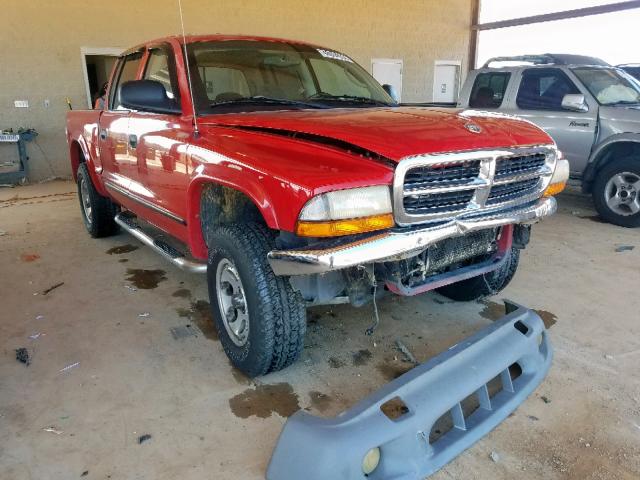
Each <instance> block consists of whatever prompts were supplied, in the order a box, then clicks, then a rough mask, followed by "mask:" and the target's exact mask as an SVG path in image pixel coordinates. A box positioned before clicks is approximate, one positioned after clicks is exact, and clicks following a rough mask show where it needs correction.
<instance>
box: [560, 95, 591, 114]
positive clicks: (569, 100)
mask: <svg viewBox="0 0 640 480" xmlns="http://www.w3.org/2000/svg"><path fill="white" fill-rule="evenodd" d="M562 108H564V109H565V110H571V111H573V112H588V111H589V106H588V105H587V102H586V100H585V99H584V95H582V94H581V93H580V94H568V95H565V96H564V97H562Z"/></svg>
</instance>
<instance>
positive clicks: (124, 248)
mask: <svg viewBox="0 0 640 480" xmlns="http://www.w3.org/2000/svg"><path fill="white" fill-rule="evenodd" d="M138 248H140V247H136V246H135V245H131V244H130V243H127V244H126V245H118V246H117V247H112V248H110V249H109V250H107V253H108V254H109V255H122V254H123V253H129V252H133V251H134V250H138Z"/></svg>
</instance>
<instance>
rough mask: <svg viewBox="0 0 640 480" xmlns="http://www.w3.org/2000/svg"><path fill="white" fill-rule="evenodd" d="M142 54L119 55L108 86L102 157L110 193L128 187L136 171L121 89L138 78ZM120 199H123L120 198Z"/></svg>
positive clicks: (102, 126)
mask: <svg viewBox="0 0 640 480" xmlns="http://www.w3.org/2000/svg"><path fill="white" fill-rule="evenodd" d="M142 55H143V54H142V52H134V53H131V54H128V55H125V56H124V57H122V58H120V60H119V61H118V65H117V66H116V72H115V75H114V76H113V79H112V82H113V84H112V85H111V87H110V88H109V99H108V106H107V108H106V109H105V111H104V112H102V115H101V116H100V128H99V134H98V135H99V139H100V140H99V142H100V159H101V162H102V167H103V175H104V179H105V181H106V186H107V188H109V189H110V190H111V193H114V192H113V190H114V186H115V189H116V190H120V191H121V190H128V189H129V185H130V182H131V177H132V176H134V175H135V174H136V165H135V158H131V156H130V155H129V138H128V133H129V132H128V128H129V114H130V111H129V110H128V109H126V108H124V107H123V106H122V105H121V103H120V88H121V87H122V84H123V83H124V82H128V81H130V80H135V79H136V78H137V75H138V72H139V70H140V65H141V63H142ZM116 193H120V192H116ZM118 199H119V201H120V200H121V197H118Z"/></svg>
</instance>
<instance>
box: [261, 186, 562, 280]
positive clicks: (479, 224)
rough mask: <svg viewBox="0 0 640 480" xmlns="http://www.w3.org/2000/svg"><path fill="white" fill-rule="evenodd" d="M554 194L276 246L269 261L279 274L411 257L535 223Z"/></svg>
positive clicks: (550, 207) (549, 210) (551, 206)
mask: <svg viewBox="0 0 640 480" xmlns="http://www.w3.org/2000/svg"><path fill="white" fill-rule="evenodd" d="M556 208H557V206H556V200H555V199H554V198H553V197H548V198H541V199H540V200H538V201H537V202H536V203H534V204H532V205H527V206H525V207H518V208H514V209H511V210H508V211H502V212H496V213H494V214H483V215H482V216H478V217H473V216H469V217H464V218H457V219H455V220H452V221H451V222H448V223H445V224H441V225H437V226H435V227H427V228H424V229H421V230H412V231H407V232H395V231H388V232H384V233H381V234H379V235H375V236H372V237H369V238H366V239H364V240H359V241H356V242H352V243H347V244H344V245H340V246H337V247H331V248H327V249H321V250H308V249H297V250H274V251H271V252H269V257H268V258H269V263H270V264H271V268H272V269H273V271H274V272H275V273H276V275H307V274H313V273H325V272H330V271H333V270H340V269H343V268H348V267H353V266H357V265H364V264H367V263H374V262H384V261H391V260H399V259H402V258H407V257H411V256H412V255H415V254H417V253H419V252H421V251H422V250H424V249H426V248H427V247H429V245H432V244H434V243H436V242H439V241H441V240H444V239H446V238H452V237H457V236H461V235H464V234H466V233H468V232H472V231H476V230H484V229H486V228H495V227H500V226H503V225H512V224H519V223H534V222H536V221H538V220H540V219H541V218H544V217H547V216H549V215H552V214H553V213H555V211H556Z"/></svg>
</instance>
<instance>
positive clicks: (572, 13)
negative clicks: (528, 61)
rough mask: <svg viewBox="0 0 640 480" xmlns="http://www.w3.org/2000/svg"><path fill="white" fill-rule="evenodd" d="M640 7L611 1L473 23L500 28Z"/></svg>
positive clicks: (636, 3) (476, 27) (636, 0)
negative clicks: (592, 5)
mask: <svg viewBox="0 0 640 480" xmlns="http://www.w3.org/2000/svg"><path fill="white" fill-rule="evenodd" d="M633 8H640V0H632V1H627V2H617V3H610V4H608V5H598V6H596V7H587V8H577V9H575V10H565V11H564V12H554V13H546V14H543V15H533V16H531V17H522V18H512V19H510V20H501V21H498V22H489V23H480V24H477V25H473V26H472V27H471V28H473V29H474V30H496V29H498V28H507V27H518V26H520V25H531V24H533V23H542V22H553V21H555V20H566V19H568V18H578V17H588V16H590V15H602V14H603V13H613V12H621V11H623V10H631V9H633Z"/></svg>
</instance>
